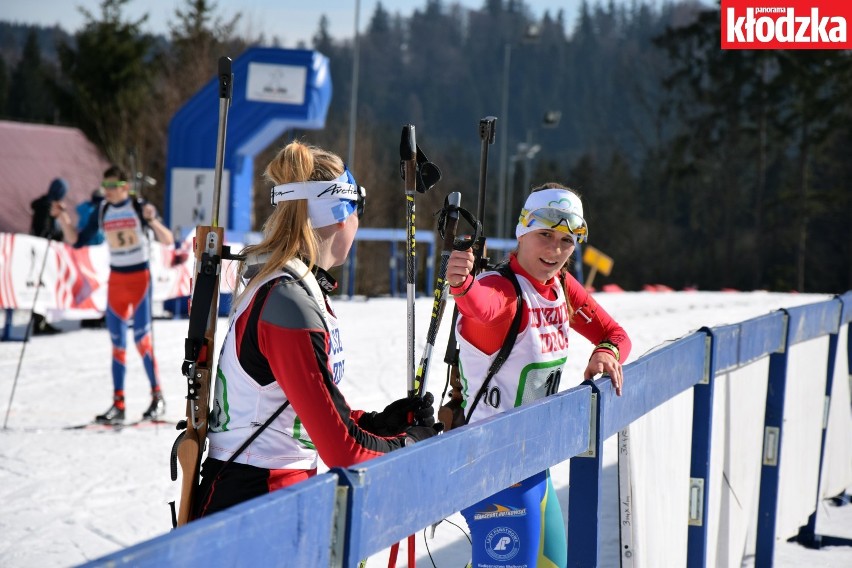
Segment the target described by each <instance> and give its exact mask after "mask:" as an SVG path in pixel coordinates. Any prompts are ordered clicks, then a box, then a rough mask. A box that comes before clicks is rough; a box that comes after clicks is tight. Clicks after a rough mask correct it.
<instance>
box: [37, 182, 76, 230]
mask: <svg viewBox="0 0 852 568" xmlns="http://www.w3.org/2000/svg"><path fill="white" fill-rule="evenodd" d="M67 193H68V183H67V182H66V181H65V180H64V179H62V178H56V179H54V180H53V181H52V182H50V187H49V188H48V190H47V193H46V194H44V195H42V196H41V197H39V198H38V199H34V200H33V202H32V203H31V204H30V206H31V207H32V210H33V218H32V223H31V224H30V234H31V235H33V236H35V237H42V238H44V239H50V240H53V241H61V240H62V227H60V226H59V222H58V221H57V220H56V216H55V215H51V206H52V205H53V204H54V203H57V202H60V203H61V202H62V200H63V199H65V194H67Z"/></svg>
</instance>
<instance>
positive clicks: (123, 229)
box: [57, 165, 174, 424]
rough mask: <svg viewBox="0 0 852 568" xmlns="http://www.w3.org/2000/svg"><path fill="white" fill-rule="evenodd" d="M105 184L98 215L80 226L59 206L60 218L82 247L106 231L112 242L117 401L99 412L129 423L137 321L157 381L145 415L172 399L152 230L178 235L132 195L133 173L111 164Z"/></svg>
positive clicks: (105, 418) (154, 414) (161, 236)
mask: <svg viewBox="0 0 852 568" xmlns="http://www.w3.org/2000/svg"><path fill="white" fill-rule="evenodd" d="M101 187H102V188H103V190H104V199H103V201H101V203H100V205H99V206H98V211H97V214H94V215H90V216H89V219H88V222H87V223H86V225H85V226H84V227H83V228H82V229H81V230H80V231H77V228H76V227H75V226H74V225H73V224H72V223H71V219H70V217H69V216H68V213H67V212H65V210H64V208H61V210H60V209H57V219H59V224H60V225H61V226H62V232H63V234H64V236H65V240H66V241H68V242H71V243H74V246H75V247H77V248H79V247H82V246H84V245H85V244H86V243H88V242H90V240H91V239H92V237H94V236H95V235H97V234H98V232H99V231H103V234H104V237H105V240H106V242H107V245H108V246H109V268H110V271H109V280H108V281H107V309H106V315H105V319H106V326H107V329H108V330H109V335H110V339H111V341H112V383H113V403H112V406H110V407H109V409H108V410H107V411H106V412H104V413H103V414H99V415H97V416H96V417H95V421H96V422H99V423H102V424H121V423H122V422H124V416H125V402H124V376H125V374H126V367H125V361H126V353H127V330H128V327H129V323H130V321H131V320H132V321H133V340H134V342H135V344H136V350H137V351H138V352H139V355H141V356H142V361H143V364H144V367H145V372H146V374H147V375H148V382H149V383H150V384H151V403H150V404H149V405H148V409H147V410H145V412H143V413H142V419H143V420H149V419H156V418H159V417H161V416H162V415H163V414H164V413H165V410H166V403H165V401H164V399H163V393H162V390H161V389H160V380H159V374H158V371H157V360H156V359H155V358H154V343H153V335H152V333H151V325H152V321H151V272H150V269H149V259H150V256H151V251H150V247H149V242H148V241H149V238H148V230H149V229H150V230H151V231H152V232H153V233H154V238H155V239H156V240H157V241H159V242H161V243H163V244H167V245H171V244H172V243H173V242H174V238H173V237H172V233H171V231H169V229H168V228H167V227H166V226H165V225H163V223H162V222H161V221H160V219H159V217H158V216H157V209H156V207H154V205H152V204H151V203H148V202H146V201H145V200H143V199H139V198H137V197H135V196H131V195H130V185H129V184H128V183H127V176H126V175H125V173H124V171H123V170H122V169H121V168H120V167H118V166H115V165H113V166H110V167H109V168H107V170H106V171H105V172H104V177H103V182H102V183H101Z"/></svg>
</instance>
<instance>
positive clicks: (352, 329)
mask: <svg viewBox="0 0 852 568" xmlns="http://www.w3.org/2000/svg"><path fill="white" fill-rule="evenodd" d="M597 298H598V299H599V301H600V303H601V304H602V305H603V306H604V307H605V308H606V309H607V310H608V311H609V312H610V313H611V314H612V315H613V316H615V318H616V319H617V320H619V322H621V324H622V325H623V326H624V327H625V328H626V329H627V330H628V332H629V333H630V334H631V337H632V340H633V345H634V348H633V354H632V355H631V357H630V360H635V359H636V358H638V357H639V356H641V355H642V354H643V353H645V352H646V351H648V350H650V349H651V348H653V347H655V346H657V345H659V344H660V343H663V342H665V341H668V340H672V339H676V338H678V337H681V336H683V335H685V334H687V333H688V332H690V331H692V330H696V329H698V328H699V327H701V326H705V325H706V326H715V325H721V324H732V323H737V322H740V321H743V320H745V319H749V318H751V317H754V316H758V315H762V314H766V313H768V312H769V311H772V310H774V309H778V308H781V307H790V306H795V305H801V304H808V303H813V302H817V301H822V300H824V299H827V298H828V296H825V295H804V294H774V293H766V292H751V293H710V292H677V293H648V292H636V293H623V294H598V295H597ZM335 307H336V310H337V312H338V315H339V316H340V318H341V320H342V333H343V341H344V345H345V348H346V354H347V362H346V371H347V373H346V379H345V382H344V384H343V385H342V389H343V390H344V393H345V394H346V396H347V397H348V399H349V401H350V403H351V404H352V406H353V407H356V408H366V409H380V408H381V407H383V406H384V405H385V404H387V403H388V402H389V401H391V400H393V399H396V398H399V397H401V396H403V395H404V392H405V376H406V373H405V364H406V361H405V356H406V348H405V342H406V332H405V329H406V307H405V300H404V299H392V298H384V299H369V300H364V299H356V300H353V301H341V300H338V301H337V302H336V303H335ZM451 307H452V306H451V305H450V306H448V310H447V314H446V316H445V318H446V319H445V321H444V325H443V326H442V327H443V330H442V333H441V334H439V339H438V346H439V347H438V351H439V353H440V355H441V356H442V355H443V349H444V346H445V345H446V334H447V331H448V329H447V328H448V326H449V313H450V309H449V308H451ZM430 310H431V298H428V297H424V298H421V299H418V302H417V316H416V317H417V319H416V325H417V335H418V344H419V345H418V348H417V353H418V355H417V356H418V359H419V355H420V352H421V351H422V342H423V341H424V340H425V335H426V327H427V325H428V318H429V313H430ZM225 324H226V322H225V320H224V319H222V320H220V328H219V333H218V338H219V339H220V340H221V339H222V337H223V336H224V331H225ZM186 331H187V322H186V321H185V320H176V321H175V320H162V319H160V320H156V322H155V325H154V334H155V338H154V340H155V349H156V354H157V357H158V359H159V366H160V373H161V377H162V383H163V389H164V391H165V395H166V400H167V404H168V409H167V415H168V416H167V417H168V418H169V419H170V420H175V421H176V420H178V419H179V418H181V417H182V413H183V408H184V399H183V397H184V394H185V393H184V388H185V387H184V380H183V377H182V376H181V373H180V365H181V361H182V359H183V339H184V337H185V334H186ZM572 341H573V343H572V349H573V353H572V355H571V356H570V357H569V366H568V369H567V371H568V372H567V373H566V374H564V375H563V381H562V382H563V387H568V386H573V384H572V381H570V380H565V379H564V377H572V376H574V377H577V382H580V380H581V372H582V368H583V365H582V363H583V362H584V361H586V360H587V358H588V355H589V353H590V352H591V345H588V344H587V343H586V342H585V340H584V339H583V338H582V337H579V336H577V335H573V336H572ZM22 347H23V344H22V343H19V342H5V343H0V404H2V407H0V411H2V413H3V415H4V416H5V413H6V407H7V405H8V401H9V397H10V393H11V389H12V379H13V378H14V376H15V373H16V369H17V365H18V360H19V356H20V354H21V349H22ZM109 358H110V345H109V339H108V337H107V332H106V331H105V330H91V329H83V330H74V331H68V332H65V333H61V334H58V335H54V336H38V337H35V338H33V339H32V340H31V342H30V343H29V344H28V345H27V347H26V351H25V354H24V358H23V364H22V367H21V370H20V375H19V379H18V383H17V390H16V392H15V397H14V402H13V405H12V407H11V413H10V415H9V420H8V429H7V430H5V431H0V502H2V504H3V505H2V508H0V566H4V567H6V568H15V567H32V566H38V567H51V566H74V565H77V564H80V563H83V562H85V561H88V560H92V559H95V558H98V557H100V556H103V555H105V554H108V553H111V552H114V551H116V550H119V549H121V548H124V547H127V546H129V545H132V544H136V543H139V542H142V541H144V540H147V539H149V538H152V537H154V536H157V535H161V534H164V533H167V532H168V531H169V530H170V528H171V521H170V513H169V509H168V505H167V503H168V502H169V501H172V500H174V499H176V498H177V496H178V493H179V488H178V486H177V484H176V483H173V482H172V481H171V480H170V477H169V452H170V449H171V445H172V442H173V441H174V439H175V436H176V433H175V431H174V430H173V429H171V428H170V427H165V426H161V427H154V426H149V427H145V428H138V429H125V430H123V431H121V432H114V431H82V430H67V429H65V427H67V426H70V425H75V424H82V423H85V422H87V421H89V420H91V419H92V417H94V415H95V414H97V413H100V412H102V411H104V410H105V409H106V408H107V407H108V406H109V404H110V399H111V396H112V385H111V379H110V374H109ZM442 367H443V365H435V367H434V369H433V372H432V375H431V377H430V383H429V384H430V387H429V390H431V391H433V392H440V390H441V388H442V387H443V380H444V379H443V368H442ZM625 388H626V389H628V388H630V385H629V384H626V385H625ZM126 392H127V405H128V419H133V418H135V417H137V415H141V413H142V412H143V410H144V409H145V407H146V406H147V404H148V400H149V394H148V383H147V380H146V379H145V375H144V372H143V370H142V366H141V362H140V360H139V357H138V355H137V354H136V353H133V352H130V353H128V380H127V388H126ZM613 443H614V441H613V440H610V441H608V442H607V444H608V445H609V446H608V448H607V451H605V484H606V485H605V487H607V488H612V491H607V490H605V494H606V498H607V499H609V500H610V502H611V505H612V506H611V507H610V506H607V511H611V515H612V517H611V518H610V519H606V518H605V519H604V522H607V523H611V526H615V523H616V521H615V516H616V510H617V508H616V502H615V495H614V490H615V486H616V483H615V476H616V471H615V469H616V468H615V463H616V456H615V449H614V446H613ZM552 472H553V479H554V482H555V485H556V487H557V491H558V493H559V496H560V500H561V502H562V505H563V508H566V510H567V496H568V486H567V462H566V463H563V464H559V465H557V466H555V467H554V468H553V469H552ZM450 520H451V521H454V522H456V523H458V524H459V525H460V526H461V527H464V526H465V525H464V522H463V521H462V520H461V517H460V516H459V515H454V516H453V517H451V518H450ZM805 520H806V519H803V520H802V522H803V523H804V521H805ZM818 528H819V532H820V533H821V534H826V535H833V536H842V537H846V538H852V506H846V507H830V506H824V507H823V508H822V509H821V511H820V524H819V525H818ZM428 547H429V549H430V550H431V552H432V555H433V557H434V559H435V563H436V564H437V566H439V567H447V566H461V565H463V563H464V562H466V561H467V559H468V558H469V546H468V545H467V540H466V539H465V537H464V535H463V534H462V532H461V530H460V529H458V528H456V527H453V526H451V525H449V523H443V524H441V525H440V526H439V527H438V529H437V531H436V535H435V538H434V539H431V540H429V541H428ZM603 548H604V553H603V559H602V563H603V565H605V566H615V565H617V560H616V559H617V550H616V548H617V535H616V534H612V535H611V538H609V539H608V540H607V541H606V542H605V543H604V547H603ZM402 550H403V551H404V546H403V549H402ZM417 555H418V565H420V566H431V562H430V560H429V557H428V555H427V552H426V547H425V546H424V541H423V538H422V535H418V539H417ZM386 558H387V554H386V553H380V554H377V555H376V556H375V557H374V558H372V559H371V560H370V562H369V563H368V566H385V565H387V560H386ZM404 558H405V556H404V552H402V551H401V554H400V559H401V560H400V562H399V563H398V565H400V566H402V565H404ZM775 558H776V563H775V564H776V566H809V567H811V566H825V567H832V568H834V567H838V568H839V567H841V566H845V567H848V566H852V547H829V548H824V549H822V550H808V549H805V548H803V547H801V546H799V545H796V544H791V543H786V542H781V543H779V544H778V545H777V547H776V557H775ZM743 565H744V566H751V565H753V559H749V558H747V559H746V560H745V561H744V563H743Z"/></svg>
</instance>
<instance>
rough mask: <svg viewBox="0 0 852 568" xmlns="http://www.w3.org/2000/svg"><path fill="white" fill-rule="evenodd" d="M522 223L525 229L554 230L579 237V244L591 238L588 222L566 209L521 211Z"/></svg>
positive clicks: (547, 208) (550, 208)
mask: <svg viewBox="0 0 852 568" xmlns="http://www.w3.org/2000/svg"><path fill="white" fill-rule="evenodd" d="M520 222H521V224H522V225H523V226H524V227H534V228H541V229H552V230H554V231H559V232H561V233H567V234H569V235H574V236H575V237H577V241H578V242H581V243H582V242H585V241H586V239H588V237H589V228H588V226H587V225H586V220H585V219H583V218H582V217H580V216H579V215H577V214H576V213H572V212H570V211H566V210H565V209H556V208H555V207H542V208H540V209H535V210H533V211H527V210H526V209H524V210H523V211H521V218H520Z"/></svg>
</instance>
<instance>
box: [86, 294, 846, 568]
mask: <svg viewBox="0 0 852 568" xmlns="http://www.w3.org/2000/svg"><path fill="white" fill-rule="evenodd" d="M850 322H852V292H847V293H846V294H844V295H843V296H838V297H837V298H835V299H833V300H828V301H825V302H819V303H815V304H810V305H806V306H800V307H796V308H790V309H784V310H779V311H776V312H773V313H771V314H769V315H766V316H761V317H757V318H753V319H750V320H747V321H744V322H741V323H738V324H734V325H725V326H720V327H714V328H703V329H701V330H699V331H698V332H695V333H692V334H689V335H687V336H685V337H683V338H681V339H679V340H677V341H674V342H672V343H670V344H667V345H665V346H664V347H662V348H659V349H657V350H655V351H653V352H651V353H649V354H647V355H644V356H643V357H641V358H639V359H638V360H636V361H635V362H633V363H630V364H628V365H625V367H624V373H625V383H626V384H629V385H630V388H629V389H625V390H624V395H623V396H621V397H616V396H615V394H614V391H613V389H612V387H611V384H610V382H609V380H608V379H600V380H597V381H594V382H591V381H590V382H586V383H583V384H582V385H580V386H578V387H575V388H572V389H570V390H567V391H564V392H561V393H559V394H557V395H554V396H551V397H548V398H546V399H544V400H540V401H538V402H536V403H533V404H530V405H528V406H524V407H521V408H516V409H514V410H512V411H510V412H506V413H504V414H501V415H499V416H495V417H493V418H490V419H488V420H484V421H482V422H478V423H476V424H474V425H470V426H465V427H464V428H459V429H457V430H453V431H451V432H448V433H447V434H444V435H442V436H438V437H436V438H432V439H430V440H427V441H425V442H422V443H419V444H416V445H415V446H413V447H411V448H408V449H406V450H404V451H400V452H394V453H391V454H388V455H385V456H382V457H380V458H377V459H375V460H371V461H369V462H366V463H363V464H359V465H358V466H356V467H353V468H349V469H335V470H332V471H330V472H328V473H325V474H322V475H319V476H317V477H315V478H313V479H311V480H309V481H306V482H303V483H299V484H297V485H295V486H293V487H290V488H287V489H284V490H281V491H277V492H275V493H272V494H270V495H266V496H263V497H260V498H258V499H255V500H252V501H250V502H247V503H244V504H241V505H239V506H236V507H234V508H232V509H230V510H228V511H225V512H222V513H218V514H215V515H212V516H210V517H208V518H205V519H202V520H200V521H196V522H193V523H190V524H189V525H187V526H184V527H181V528H179V529H177V530H174V531H172V532H171V533H169V534H167V535H163V536H160V537H157V538H155V539H152V540H150V541H147V542H143V543H141V544H138V545H136V546H133V547H130V548H127V549H125V550H122V551H119V552H116V553H114V554H110V555H108V556H105V557H102V558H100V559H98V560H95V561H93V562H90V563H89V564H87V566H105V565H108V566H118V565H132V566H152V567H153V566H166V565H172V566H175V565H191V564H195V563H198V562H199V561H202V562H203V561H204V560H205V559H207V560H210V561H211V562H213V563H215V564H216V565H237V564H245V565H266V564H269V563H270V562H276V561H280V560H281V559H287V565H292V566H346V567H349V566H357V564H358V562H359V561H360V560H361V559H364V558H367V557H369V556H370V555H372V554H375V553H377V552H380V551H382V550H384V549H386V548H387V547H389V546H391V545H392V544H394V543H396V542H399V541H401V540H404V539H405V537H406V536H408V535H410V534H413V533H415V532H416V531H419V530H421V529H422V528H424V527H426V526H429V525H430V524H432V523H434V522H437V521H439V520H440V519H442V518H445V517H446V516H448V515H450V514H452V513H455V512H457V511H459V510H461V509H463V508H465V507H468V506H470V505H472V504H474V503H476V502H478V501H480V500H482V499H484V498H486V497H488V496H489V495H492V494H493V493H496V492H497V491H499V490H501V489H503V488H505V487H507V486H508V485H510V484H512V483H515V482H517V481H520V480H522V479H524V478H526V477H529V476H530V475H533V474H535V473H537V472H539V471H542V470H543V469H546V468H548V467H551V466H553V465H555V464H557V463H560V462H562V461H565V460H566V459H569V458H571V461H570V487H569V503H568V551H569V552H568V556H569V558H568V565H569V566H598V565H599V564H600V562H599V560H600V554H601V553H600V547H601V540H602V539H601V537H602V535H605V534H612V533H615V532H617V531H618V527H616V526H605V523H602V522H601V520H602V518H603V516H604V515H603V512H602V509H601V501H602V500H601V494H602V484H601V472H602V463H603V462H602V456H603V442H604V440H606V439H607V438H609V437H611V436H613V435H614V434H617V433H618V432H619V431H621V430H622V429H624V428H625V427H627V426H628V425H629V424H630V423H631V422H633V421H634V420H636V419H637V418H640V417H642V416H644V415H646V414H647V413H649V412H650V411H651V410H653V409H654V408H656V407H658V406H660V405H662V404H663V403H665V402H666V401H668V400H671V399H672V398H674V397H675V396H677V395H679V394H680V393H683V392H685V391H687V390H689V389H692V390H693V419H692V425H691V428H692V445H691V462H690V480H689V486H690V488H691V491H690V504H689V510H690V514H689V518H688V524H689V527H688V529H687V543H686V546H687V565H688V566H691V567H692V566H694V567H699V566H702V567H703V566H706V565H707V564H708V532H709V523H708V522H707V512H708V501H707V494H708V492H707V491H704V490H703V487H705V486H706V485H707V484H706V483H705V481H706V480H708V479H709V478H710V474H711V472H710V465H711V459H710V454H711V451H710V448H711V445H712V435H713V432H714V428H713V423H712V417H713V396H714V384H715V380H714V379H715V378H716V376H717V375H719V374H720V373H724V372H729V371H732V370H736V369H739V368H742V367H744V366H746V365H749V364H751V363H754V362H756V361H759V360H763V359H766V358H768V359H769V371H768V375H769V376H768V388H767V395H766V404H765V417H764V442H763V447H762V450H763V455H762V456H761V460H762V466H761V472H760V489H759V505H758V521H757V533H756V534H757V537H756V539H757V542H756V556H755V566H758V567H762V566H771V565H772V563H773V556H774V546H775V541H776V514H777V510H778V498H779V494H778V471H779V467H780V456H781V447H782V442H783V439H784V436H783V426H784V423H783V417H784V393H785V388H786V384H787V362H788V357H789V353H790V347H792V346H793V345H795V344H797V343H801V342H805V341H808V340H810V339H813V338H818V337H826V336H827V337H828V352H827V353H826V358H827V360H828V364H827V369H828V377H827V380H826V383H825V394H826V413H827V412H828V407H829V401H830V397H831V393H832V381H833V375H834V371H835V359H837V358H838V356H841V355H842V354H843V351H842V350H841V349H840V348H839V336H840V333H841V332H842V331H843V329H844V327H845V329H846V333H847V345H846V349H845V363H846V365H847V369H848V372H849V374H850V376H852V333H850V331H852V323H850ZM835 402H836V403H837V402H839V403H841V404H845V405H846V407H847V408H850V401H849V400H843V401H835ZM850 410H852V409H850ZM554 424H558V425H559V427H554ZM826 428H827V423H826V422H825V421H824V424H823V434H822V446H821V448H820V453H819V470H820V473H821V472H822V466H823V458H824V452H825V434H826ZM820 477H821V476H817V483H819V479H820ZM400 480H405V483H401V482H400ZM848 482H849V483H850V484H852V479H850V480H848ZM411 487H417V488H418V491H417V492H412V491H411V490H410V488H411ZM692 488H695V491H694V492H693V491H692ZM420 495H439V496H441V497H440V498H438V499H430V500H423V499H421V498H420V497H419V496H420ZM817 498H818V499H819V495H817ZM686 506H687V504H684V507H685V508H686ZM816 510H817V504H816V503H815V504H814V514H813V515H812V516H811V518H810V519H809V520H808V523H807V524H806V525H805V526H803V527H802V528H801V530H800V535H799V539H800V541H802V542H806V541H807V540H808V539H810V543H811V544H813V543H814V542H819V540H820V535H817V534H815V532H814V530H813V529H814V525H815V517H816ZM236 542H238V543H239V546H236V545H235V543H236ZM844 544H845V543H844ZM237 551H239V552H238V553H239V555H240V556H239V558H236V557H235V556H234V555H235V554H237Z"/></svg>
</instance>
